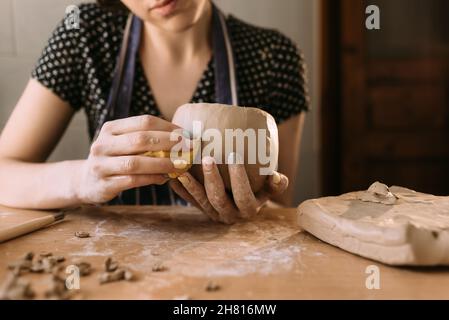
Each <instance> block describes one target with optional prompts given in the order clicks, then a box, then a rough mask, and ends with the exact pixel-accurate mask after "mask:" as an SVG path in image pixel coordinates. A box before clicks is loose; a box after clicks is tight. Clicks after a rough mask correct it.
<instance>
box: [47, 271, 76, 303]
mask: <svg viewBox="0 0 449 320" xmlns="http://www.w3.org/2000/svg"><path fill="white" fill-rule="evenodd" d="M45 296H46V297H47V298H51V299H57V300H60V299H62V300H65V299H69V298H70V297H71V296H72V294H71V292H70V291H69V290H68V289H67V286H66V283H65V280H64V279H63V278H61V277H60V276H59V275H57V274H53V275H52V282H51V287H50V289H49V290H47V291H46V292H45Z"/></svg>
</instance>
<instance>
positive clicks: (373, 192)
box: [359, 181, 398, 205]
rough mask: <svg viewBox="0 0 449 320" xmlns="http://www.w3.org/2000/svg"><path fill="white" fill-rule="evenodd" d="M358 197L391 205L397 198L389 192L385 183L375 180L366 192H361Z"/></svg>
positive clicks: (366, 200)
mask: <svg viewBox="0 0 449 320" xmlns="http://www.w3.org/2000/svg"><path fill="white" fill-rule="evenodd" d="M359 199H360V200H362V201H365V202H375V203H381V204H387V205H393V204H395V203H396V200H397V199H398V198H397V197H396V196H395V195H394V194H393V193H391V192H390V189H389V188H388V186H387V185H385V184H383V183H380V182H378V181H376V182H374V183H373V184H372V185H371V186H370V187H369V188H368V190H367V191H366V192H364V193H362V194H361V196H360V198H359Z"/></svg>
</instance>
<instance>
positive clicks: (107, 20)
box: [77, 3, 127, 30]
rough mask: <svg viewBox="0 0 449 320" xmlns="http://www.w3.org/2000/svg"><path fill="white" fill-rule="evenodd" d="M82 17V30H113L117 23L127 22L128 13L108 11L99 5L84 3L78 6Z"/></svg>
mask: <svg viewBox="0 0 449 320" xmlns="http://www.w3.org/2000/svg"><path fill="white" fill-rule="evenodd" d="M77 7H78V8H79V15H80V30H83V28H85V29H87V28H89V27H90V28H100V27H102V28H113V29H115V27H117V23H118V24H120V22H121V21H124V20H126V16H127V13H126V12H124V11H120V10H113V9H107V8H104V7H101V6H99V5H98V4H97V3H82V4H79V5H77Z"/></svg>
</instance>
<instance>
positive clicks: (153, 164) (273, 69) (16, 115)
mask: <svg viewBox="0 0 449 320" xmlns="http://www.w3.org/2000/svg"><path fill="white" fill-rule="evenodd" d="M79 9H80V12H79V13H80V21H79V28H78V29H76V28H69V27H68V26H67V25H66V24H65V23H64V21H62V22H61V23H60V24H59V25H58V27H57V28H56V30H55V31H54V33H53V34H52V36H51V38H50V40H49V42H48V44H47V46H46V48H45V49H44V51H43V53H42V56H41V57H40V59H39V61H38V63H37V65H36V67H35V69H34V70H33V72H32V77H31V79H30V80H29V83H28V84H27V86H26V88H25V90H24V92H23V94H22V96H21V98H20V100H19V102H18V103H17V106H16V108H15V110H14V111H13V113H12V115H11V117H10V119H9V120H8V122H7V124H6V126H5V128H4V130H3V132H2V135H1V138H0V161H1V162H0V203H2V204H4V205H8V206H12V207H24V208H61V207H68V206H74V205H79V204H82V203H95V204H96V203H105V202H108V201H111V202H113V203H125V204H131V203H139V204H169V203H171V204H175V203H181V202H182V200H180V199H184V200H185V201H188V202H190V203H192V204H193V205H196V206H198V207H199V208H200V209H201V210H202V211H203V212H205V213H206V214H207V215H208V216H209V217H210V218H211V219H213V220H215V221H221V222H225V223H232V222H234V221H236V220H237V219H238V218H250V217H253V216H254V215H255V214H257V212H258V211H259V208H260V207H261V205H262V204H264V203H265V202H266V201H267V200H268V199H275V200H277V201H279V202H280V203H285V202H286V199H288V198H289V195H290V192H291V190H287V185H288V178H287V176H295V174H296V163H297V160H298V159H297V155H298V153H299V152H298V148H299V142H300V134H301V127H302V123H303V118H304V112H303V111H304V110H306V109H307V99H306V94H305V89H304V79H303V76H302V71H303V69H302V58H301V56H300V55H299V54H298V51H297V49H296V47H295V46H294V45H293V43H292V42H291V41H290V40H288V39H287V38H286V37H284V36H283V35H281V34H280V33H278V32H276V31H272V30H267V29H262V28H257V27H254V26H251V25H249V24H246V23H244V22H242V21H240V20H238V19H236V18H234V17H232V16H229V17H226V18H224V16H223V14H222V13H221V12H220V11H219V10H218V9H217V8H216V7H215V6H214V4H213V3H212V2H211V1H210V0H162V1H160V0H145V1H142V0H122V1H118V0H116V1H114V0H103V1H99V2H98V3H97V4H94V3H91V4H83V5H81V6H80V7H79ZM130 13H132V14H130ZM232 79H235V83H234V84H232V83H230V82H232ZM227 80H229V81H227ZM229 83H230V84H229ZM230 96H232V99H231V98H230ZM236 99H238V103H239V105H245V106H254V107H259V108H262V109H264V110H266V111H268V112H269V113H271V114H272V115H273V116H274V117H275V119H276V121H277V122H278V124H279V138H280V160H279V170H280V171H282V172H284V173H285V175H284V174H280V173H277V172H276V173H275V174H273V175H272V176H269V177H268V178H267V182H266V188H265V189H264V190H263V191H262V192H261V193H260V194H257V195H254V194H253V193H252V191H251V190H250V188H249V184H248V178H247V176H246V173H245V171H244V168H243V166H242V165H229V171H230V174H231V180H232V196H230V195H228V194H227V193H226V192H225V189H224V187H223V181H222V179H221V177H220V175H219V173H218V170H217V166H216V164H215V162H214V160H213V158H210V157H206V158H204V159H202V163H203V172H204V176H205V181H204V185H201V184H200V183H199V182H198V181H196V180H195V179H194V178H193V177H192V176H191V175H190V174H189V173H184V174H183V175H181V176H180V177H179V178H178V179H177V180H172V181H170V186H171V188H172V189H173V190H174V191H175V192H176V193H177V194H178V195H179V196H180V198H179V197H178V196H175V195H174V194H173V192H172V191H171V190H172V189H170V188H169V187H168V184H167V182H168V180H169V179H168V177H167V173H170V172H174V171H179V170H178V169H177V168H174V166H173V164H172V162H171V161H170V159H164V158H150V157H144V156H139V154H141V153H142V152H146V151H150V150H154V151H156V150H161V149H162V150H168V149H169V148H170V147H171V146H172V145H173V144H174V143H175V142H171V141H170V140H169V136H170V132H171V131H172V130H174V129H176V126H175V125H173V124H171V123H170V120H171V118H172V116H173V114H174V112H175V111H176V109H177V107H178V106H180V105H182V104H184V103H187V102H189V101H190V102H216V101H218V102H223V101H224V102H227V101H230V102H233V101H236ZM81 108H84V111H85V113H86V115H87V118H88V125H89V132H90V137H91V139H92V140H93V143H92V147H91V149H90V153H89V156H88V157H87V159H84V160H72V161H62V162H55V163H45V160H46V159H47V157H48V156H49V154H50V153H51V151H52V150H53V148H54V147H55V146H56V144H57V142H58V140H59V139H60V137H61V136H62V134H63V132H64V130H65V129H66V127H67V125H68V124H69V121H70V119H71V118H72V116H73V114H74V113H75V112H76V111H78V110H79V109H81ZM286 175H287V176H286ZM136 188H138V189H136ZM286 190H287V191H286Z"/></svg>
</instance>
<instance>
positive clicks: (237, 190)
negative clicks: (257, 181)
mask: <svg viewBox="0 0 449 320" xmlns="http://www.w3.org/2000/svg"><path fill="white" fill-rule="evenodd" d="M234 163H235V162H234ZM202 166H203V173H204V186H203V185H201V183H199V182H198V181H197V180H196V179H195V178H194V177H193V176H192V175H191V174H189V173H184V174H182V175H181V176H180V177H179V178H178V181H176V180H172V181H170V186H171V187H172V189H173V190H174V191H175V192H176V193H177V194H178V195H179V196H180V197H182V198H183V199H185V200H186V201H189V202H190V203H192V204H193V205H195V206H196V207H198V208H199V209H201V210H202V211H203V212H204V213H205V214H207V215H208V216H209V217H210V218H211V219H212V220H213V221H220V222H223V223H227V224H231V223H234V222H236V221H237V220H238V219H239V218H244V219H251V218H253V217H255V216H256V215H257V213H258V212H259V211H260V208H261V207H262V206H263V204H264V203H265V202H266V201H268V200H269V199H270V198H271V197H273V196H276V195H279V194H281V193H283V192H284V191H285V190H286V189H287V187H288V178H287V177H286V176H284V175H282V174H280V173H278V172H274V174H273V175H271V176H268V177H267V180H266V184H265V188H264V189H263V190H261V191H259V192H258V193H257V194H254V193H253V192H252V190H251V186H250V184H249V180H248V176H247V174H246V171H245V166H244V165H243V164H229V165H228V169H229V176H230V180H231V186H232V195H233V200H232V199H231V197H229V196H228V194H227V193H226V190H225V187H224V183H223V179H222V178H221V176H220V173H219V171H218V167H217V165H216V163H215V161H214V159H213V158H212V157H204V158H203V159H202Z"/></svg>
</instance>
